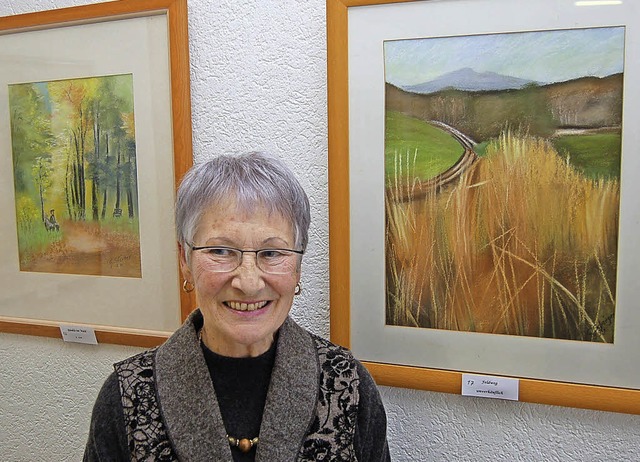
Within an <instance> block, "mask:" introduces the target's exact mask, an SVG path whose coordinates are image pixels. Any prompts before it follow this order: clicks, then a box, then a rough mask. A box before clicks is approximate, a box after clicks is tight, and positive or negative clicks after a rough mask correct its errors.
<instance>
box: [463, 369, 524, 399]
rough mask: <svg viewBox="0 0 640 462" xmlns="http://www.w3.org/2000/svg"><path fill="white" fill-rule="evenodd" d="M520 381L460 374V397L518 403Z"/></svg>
mask: <svg viewBox="0 0 640 462" xmlns="http://www.w3.org/2000/svg"><path fill="white" fill-rule="evenodd" d="M519 388H520V380H518V379H512V378H507V377H493V376H489V375H473V374H462V395H463V396H475V397H478V398H494V399H508V400H512V401H518V391H519Z"/></svg>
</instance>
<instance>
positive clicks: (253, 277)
mask: <svg viewBox="0 0 640 462" xmlns="http://www.w3.org/2000/svg"><path fill="white" fill-rule="evenodd" d="M256 263H257V261H256V254H254V253H245V254H244V255H243V256H242V262H241V263H240V266H238V268H237V269H236V274H235V275H234V276H233V280H232V281H231V286H232V287H233V288H235V289H239V290H241V291H242V292H244V293H246V294H251V293H255V292H257V291H259V290H261V289H262V288H264V286H265V282H264V279H262V271H260V268H258V265H257V264H256Z"/></svg>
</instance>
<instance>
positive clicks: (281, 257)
mask: <svg viewBox="0 0 640 462" xmlns="http://www.w3.org/2000/svg"><path fill="white" fill-rule="evenodd" d="M257 258H258V268H260V269H261V270H262V271H264V272H265V273H269V274H289V273H292V272H294V270H295V268H296V264H297V262H298V254H297V253H294V252H289V251H287V250H276V249H265V250H260V251H259V252H257Z"/></svg>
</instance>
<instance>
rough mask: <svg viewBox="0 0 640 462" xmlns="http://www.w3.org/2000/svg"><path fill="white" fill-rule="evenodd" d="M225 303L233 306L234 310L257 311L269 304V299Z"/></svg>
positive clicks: (230, 306)
mask: <svg viewBox="0 0 640 462" xmlns="http://www.w3.org/2000/svg"><path fill="white" fill-rule="evenodd" d="M224 304H225V305H226V306H227V307H228V308H231V309H232V310H233V311H256V310H261V309H263V308H264V307H265V306H267V304H269V301H268V300H266V301H262V302H224Z"/></svg>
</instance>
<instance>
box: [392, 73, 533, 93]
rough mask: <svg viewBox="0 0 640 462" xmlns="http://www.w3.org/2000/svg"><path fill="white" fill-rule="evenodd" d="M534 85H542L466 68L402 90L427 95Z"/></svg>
mask: <svg viewBox="0 0 640 462" xmlns="http://www.w3.org/2000/svg"><path fill="white" fill-rule="evenodd" d="M532 83H533V84H538V85H541V84H540V83H539V82H534V81H533V80H527V79H520V78H517V77H511V76H508V75H502V74H498V73H496V72H476V71H474V70H473V69H471V68H470V67H465V68H462V69H458V70H457V71H453V72H449V73H447V74H444V75H441V76H440V77H438V78H436V79H433V80H430V81H428V82H423V83H419V84H416V85H408V86H403V87H402V89H403V90H405V91H408V92H411V93H420V94H423V95H426V94H429V93H436V92H438V91H442V90H445V89H451V90H461V91H500V90H518V89H521V88H524V87H526V86H527V85H530V84H532Z"/></svg>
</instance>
